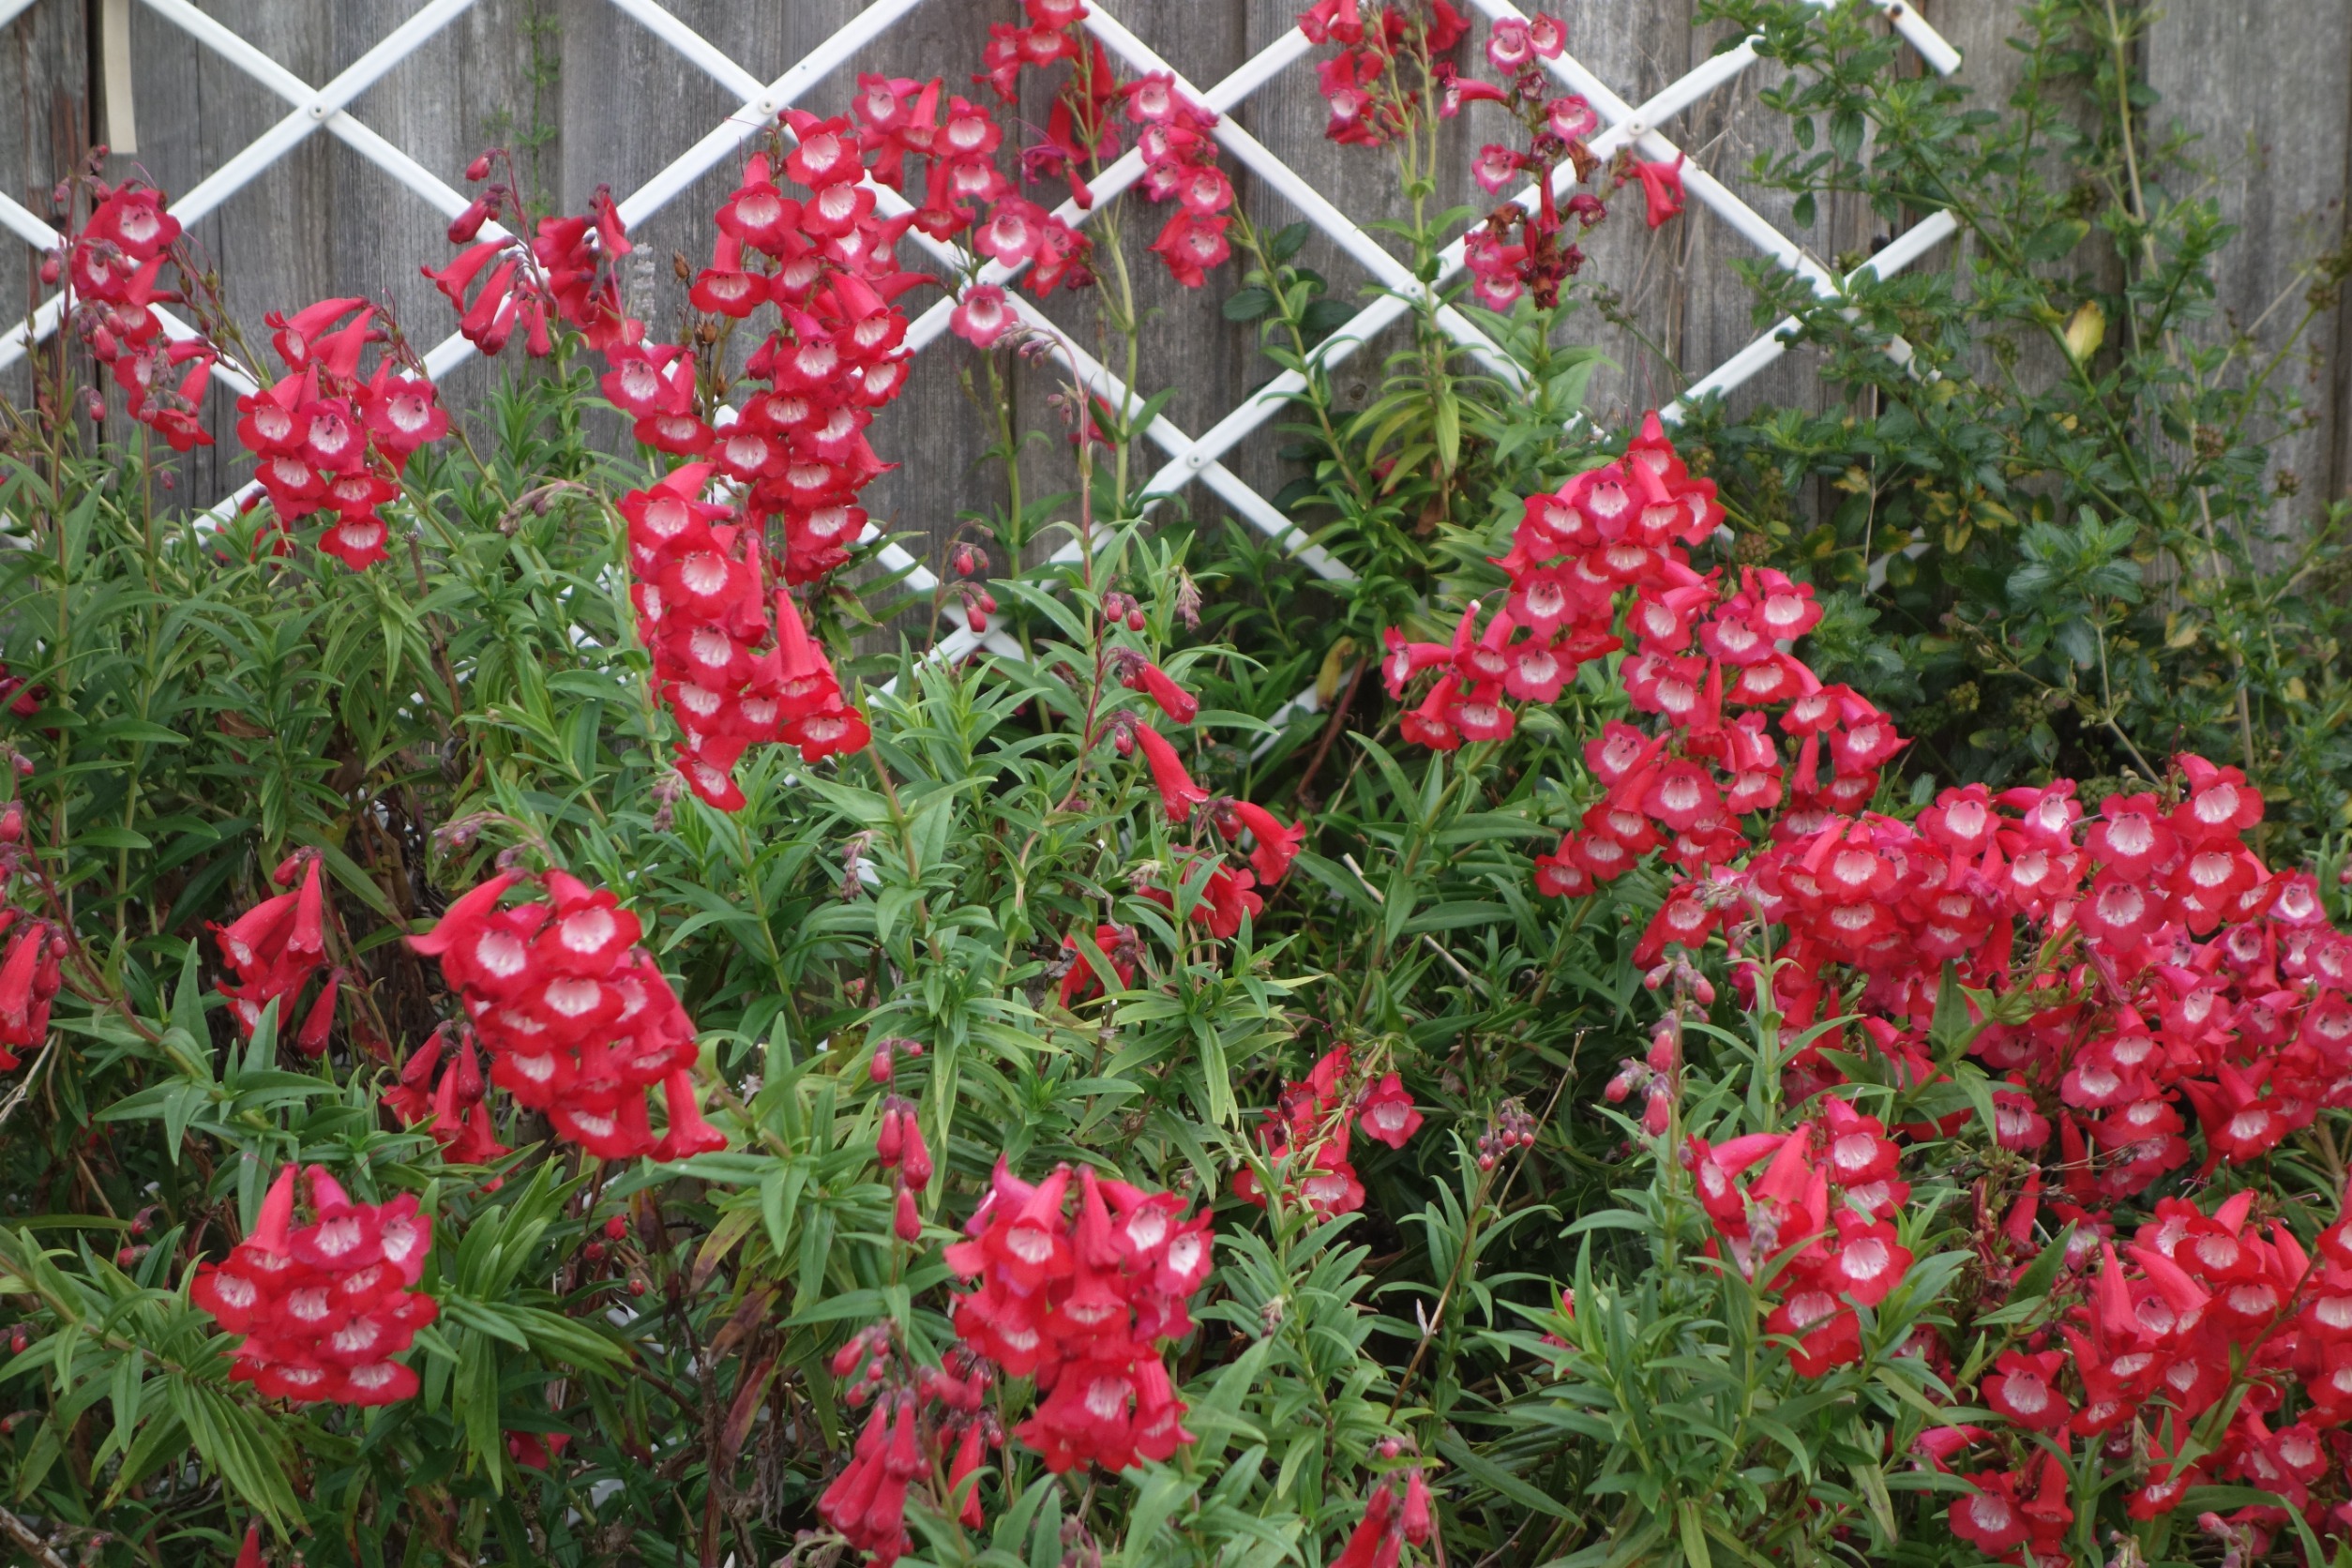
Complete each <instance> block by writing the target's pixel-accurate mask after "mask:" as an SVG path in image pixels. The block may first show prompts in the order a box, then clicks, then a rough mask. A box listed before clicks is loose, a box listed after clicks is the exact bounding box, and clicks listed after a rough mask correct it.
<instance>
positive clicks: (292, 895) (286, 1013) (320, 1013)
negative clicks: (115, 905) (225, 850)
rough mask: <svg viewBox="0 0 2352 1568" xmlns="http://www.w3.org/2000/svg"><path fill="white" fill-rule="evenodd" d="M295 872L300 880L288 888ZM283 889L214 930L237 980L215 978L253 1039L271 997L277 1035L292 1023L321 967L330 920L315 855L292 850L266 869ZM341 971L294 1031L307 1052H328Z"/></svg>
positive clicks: (241, 1028) (239, 1028)
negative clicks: (275, 1007) (275, 1005)
mask: <svg viewBox="0 0 2352 1568" xmlns="http://www.w3.org/2000/svg"><path fill="white" fill-rule="evenodd" d="M297 876H299V877H300V878H301V879H302V885H301V886H299V887H295V886H294V885H293V883H294V879H295V878H296V877H297ZM270 880H271V881H273V882H276V883H277V884H278V885H279V887H283V888H286V889H287V891H286V892H284V893H279V894H275V895H273V896H272V897H267V898H264V899H263V900H262V901H261V902H260V903H258V904H256V905H254V906H253V907H252V908H251V909H249V910H248V911H246V912H244V913H243V914H241V915H239V916H237V918H236V919H235V920H234V921H232V922H231V923H230V924H228V925H226V926H215V927H212V931H213V937H214V940H216V941H217V942H219V944H220V957H221V958H222V959H223V961H225V962H226V963H227V964H228V966H229V969H230V971H231V972H233V973H234V974H235V975H236V983H235V984H234V985H232V984H230V983H229V982H228V981H225V980H224V981H222V982H220V994H221V995H223V996H225V997H227V998H228V999H229V1016H230V1017H232V1018H234V1019H235V1020H236V1025H237V1032H238V1033H241V1034H244V1035H246V1036H247V1037H248V1038H250V1037H251V1035H252V1033H253V1031H254V1030H256V1029H258V1028H259V1027H261V1022H262V1015H263V1013H264V1012H265V1011H267V1009H268V1007H269V1004H270V1003H273V1002H275V1003H279V1009H278V1018H279V1030H280V1034H281V1037H282V1034H283V1031H284V1028H285V1026H286V1025H287V1024H288V1023H290V1022H291V1021H292V1020H293V1018H294V1006H295V1000H296V999H297V998H298V997H300V996H301V995H302V992H303V988H305V987H307V986H308V985H309V983H310V978H311V976H313V975H315V974H317V973H319V972H321V971H322V970H324V969H325V968H326V932H327V927H328V924H329V922H331V921H332V920H333V919H334V917H335V914H334V910H333V908H332V907H331V906H330V905H329V904H328V903H327V899H326V889H325V885H324V883H323V882H321V881H320V877H319V852H317V851H316V850H296V851H295V852H294V853H293V854H291V855H288V856H287V857H286V859H285V860H284V861H283V862H282V863H281V864H280V865H279V867H278V869H277V870H276V871H274V872H272V873H271V874H270ZM339 989H340V987H339V984H338V973H337V972H329V973H328V974H327V977H326V984H325V985H324V986H322V987H321V988H319V994H318V997H317V999H316V1000H314V1001H313V1002H312V1003H310V1010H309V1014H308V1015H307V1016H306V1017H305V1018H303V1020H302V1026H301V1028H300V1029H299V1030H298V1031H296V1032H295V1033H294V1043H295V1045H296V1046H297V1047H298V1048H300V1049H301V1051H302V1053H303V1054H304V1055H305V1056H309V1057H312V1058H316V1057H320V1056H324V1055H325V1054H326V1043H327V1034H328V1032H329V1031H331V1030H332V1029H333V1028H334V1026H335V1002H336V994H337V992H338V991H339Z"/></svg>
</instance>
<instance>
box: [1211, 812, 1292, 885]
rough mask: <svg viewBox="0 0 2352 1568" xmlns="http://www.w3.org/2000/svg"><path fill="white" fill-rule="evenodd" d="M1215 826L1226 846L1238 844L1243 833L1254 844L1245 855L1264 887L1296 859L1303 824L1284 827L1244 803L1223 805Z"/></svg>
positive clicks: (1285, 870)
mask: <svg viewBox="0 0 2352 1568" xmlns="http://www.w3.org/2000/svg"><path fill="white" fill-rule="evenodd" d="M1216 824H1217V831H1218V832H1219V833H1221V834H1223V835H1224V836H1225V838H1226V842H1228V843H1239V842H1240V841H1241V837H1242V834H1243V832H1244V830H1246V831H1247V832H1248V834H1249V836H1250V837H1252V838H1253V839H1255V840H1256V844H1255V846H1254V847H1253V848H1252V849H1251V851H1250V853H1249V864H1250V868H1251V869H1252V870H1254V871H1256V872H1257V873H1258V881H1259V882H1260V883H1262V884H1263V885H1265V886H1268V887H1271V886H1273V885H1274V883H1276V882H1280V881H1281V880H1282V879H1283V878H1284V877H1285V876H1287V875H1289V870H1290V863H1291V862H1292V861H1293V860H1295V859H1297V858H1298V853H1299V845H1300V844H1301V843H1302V842H1304V840H1305V837H1306V824H1305V823H1304V822H1297V823H1293V824H1292V825H1290V826H1289V827H1285V826H1284V825H1283V824H1282V820H1281V819H1280V818H1278V817H1276V816H1275V815H1274V813H1273V812H1271V811H1269V810H1267V809H1266V808H1265V807H1262V806H1253V805H1251V804H1250V803H1249V802H1248V801H1245V800H1236V801H1229V802H1227V803H1226V805H1225V806H1224V807H1223V808H1222V809H1220V810H1219V811H1218V813H1217V818H1216Z"/></svg>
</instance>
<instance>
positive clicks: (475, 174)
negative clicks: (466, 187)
mask: <svg viewBox="0 0 2352 1568" xmlns="http://www.w3.org/2000/svg"><path fill="white" fill-rule="evenodd" d="M491 157H492V155H491V154H490V153H484V154H482V155H481V156H480V157H478V158H475V160H474V161H473V162H471V163H469V164H467V165H466V166H465V177H466V180H467V182H468V183H469V184H478V183H480V182H481V181H483V180H486V179H489V178H490V158H491Z"/></svg>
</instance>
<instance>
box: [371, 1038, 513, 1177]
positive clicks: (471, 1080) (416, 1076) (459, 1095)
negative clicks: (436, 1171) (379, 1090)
mask: <svg viewBox="0 0 2352 1568" xmlns="http://www.w3.org/2000/svg"><path fill="white" fill-rule="evenodd" d="M453 1033H454V1034H455V1035H457V1036H458V1037H459V1040H460V1044H459V1047H458V1052H457V1055H456V1057H455V1059H454V1060H452V1061H450V1062H449V1063H446V1064H444V1063H443V1062H442V1060H441V1058H442V1053H443V1051H445V1049H447V1048H448V1043H449V1039H450V1036H451V1035H452V1034H453ZM436 1067H439V1068H440V1070H441V1078H440V1081H439V1082H435V1081H434V1079H433V1070H434V1069H435V1068H436ZM384 1104H385V1105H387V1106H389V1107H390V1108H391V1109H392V1114H393V1115H395V1116H397V1117H399V1118H400V1124H401V1125H402V1126H404V1127H417V1126H422V1127H426V1128H428V1130H430V1132H431V1133H432V1135H433V1138H435V1139H436V1140H437V1141H438V1142H439V1143H440V1144H441V1149H442V1157H443V1158H445V1159H446V1160H448V1161H449V1162H450V1163H451V1164H453V1165H488V1164H489V1163H490V1161H492V1160H494V1159H497V1158H498V1157H499V1156H500V1155H502V1154H507V1153H513V1151H512V1150H510V1149H508V1148H507V1147H506V1145H505V1144H503V1143H501V1142H499V1141H498V1129H497V1128H496V1127H495V1126H493V1125H492V1124H491V1123H490V1084H489V1082H488V1080H486V1079H485V1078H483V1077H482V1063H481V1059H480V1057H479V1056H478V1055H477V1054H476V1053H475V1048H474V1029H473V1026H472V1025H470V1024H462V1023H460V1024H446V1023H445V1024H443V1025H442V1026H441V1027H440V1028H439V1029H436V1030H434V1031H433V1032H432V1033H431V1034H430V1036H429V1037H428V1038H427V1039H426V1041H425V1043H424V1044H423V1045H421V1046H419V1047H417V1048H416V1049H415V1050H414V1051H412V1052H411V1053H410V1054H409V1059H408V1060H407V1061H406V1062H404V1063H401V1064H400V1081H399V1082H398V1083H396V1084H395V1085H394V1086H393V1087H392V1088H391V1089H389V1090H386V1091H385V1092H384Z"/></svg>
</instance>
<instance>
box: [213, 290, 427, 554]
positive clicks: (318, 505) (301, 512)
mask: <svg viewBox="0 0 2352 1568" xmlns="http://www.w3.org/2000/svg"><path fill="white" fill-rule="evenodd" d="M375 313H376V311H375V307H373V306H371V305H369V303H368V302H367V301H366V300H364V299H323V300H321V301H319V302H318V303H317V304H315V305H312V306H310V307H309V309H303V310H297V311H295V312H294V315H292V316H290V317H289V316H279V315H272V316H269V317H268V318H266V319H267V321H268V324H270V325H271V326H272V327H275V328H276V329H277V330H276V332H275V334H274V335H273V336H272V339H271V342H272V343H273V345H274V346H275V347H276V348H277V351H278V357H279V359H280V360H281V361H283V362H284V364H285V367H286V374H284V375H283V376H281V377H279V379H278V381H277V382H275V383H274V384H271V385H269V386H267V387H264V388H263V389H262V390H260V391H258V392H254V393H251V394H249V395H248V396H246V397H242V398H239V399H238V400H237V413H238V415H240V417H239V418H238V420H237V439H238V440H239V441H241V442H243V443H244V444H245V446H246V449H247V450H248V451H249V452H251V453H252V454H253V476H254V478H256V479H257V480H259V481H260V482H261V486H262V489H263V490H264V492H265V493H267V495H268V496H269V503H270V507H271V509H272V510H273V511H274V512H276V513H277V516H278V523H279V527H280V528H281V529H283V528H287V527H291V526H292V525H293V524H294V523H295V522H298V521H300V520H302V519H304V518H307V517H309V515H310V514H312V513H313V512H320V511H326V512H332V513H333V514H334V517H335V520H334V521H333V522H331V523H329V524H328V525H327V528H326V532H325V533H324V535H321V536H320V539H319V548H320V549H321V550H324V551H326V552H327V553H328V554H329V555H332V556H334V557H335V558H336V559H337V560H339V561H340V562H342V563H343V565H346V566H349V567H351V568H352V569H353V570H354V571H357V570H360V569H361V568H363V567H367V566H371V565H375V564H376V563H377V562H379V561H382V560H384V559H385V558H386V552H385V550H384V540H385V539H386V538H387V537H388V536H389V535H390V534H391V528H390V526H389V525H388V524H387V523H386V522H385V521H384V514H383V511H382V508H383V506H384V504H385V503H387V502H390V501H394V500H397V499H398V498H399V496H400V472H401V470H402V469H404V468H405V467H407V466H408V460H409V459H410V458H412V457H414V456H415V454H416V451H417V449H418V448H419V447H421V446H423V445H425V444H426V443H428V442H430V441H437V440H439V439H440V438H441V437H442V436H444V435H445V434H447V433H448V430H449V415H448V414H447V412H446V411H445V410H444V409H443V408H442V407H441V405H440V402H439V400H438V399H437V396H436V392H435V389H434V386H433V384H432V381H431V379H430V378H429V377H428V376H427V375H426V374H425V373H424V368H423V367H422V366H421V365H418V364H415V363H414V362H413V361H412V362H411V363H409V364H408V365H407V367H406V368H405V369H400V370H396V369H394V365H395V361H396V357H397V356H396V355H394V354H384V356H383V357H382V358H381V359H379V361H378V362H377V365H376V369H375V373H374V374H373V375H371V376H369V378H368V379H366V380H364V381H363V380H361V379H360V376H359V356H360V354H361V352H362V351H363V350H365V349H366V347H367V345H368V344H369V342H371V341H374V340H377V339H381V338H383V337H384V332H383V331H382V329H380V328H373V321H374V317H375ZM346 317H349V318H350V319H349V320H348V321H345V320H344V318H346ZM338 322H342V323H343V324H342V325H340V326H337V325H336V323H338ZM403 352H405V351H403ZM256 501H257V503H258V498H256Z"/></svg>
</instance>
